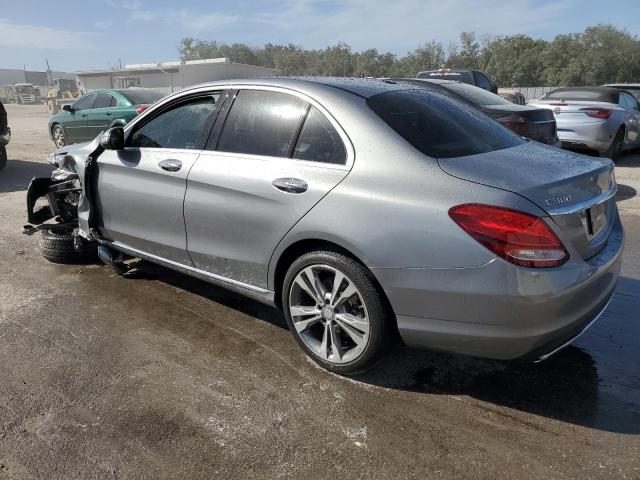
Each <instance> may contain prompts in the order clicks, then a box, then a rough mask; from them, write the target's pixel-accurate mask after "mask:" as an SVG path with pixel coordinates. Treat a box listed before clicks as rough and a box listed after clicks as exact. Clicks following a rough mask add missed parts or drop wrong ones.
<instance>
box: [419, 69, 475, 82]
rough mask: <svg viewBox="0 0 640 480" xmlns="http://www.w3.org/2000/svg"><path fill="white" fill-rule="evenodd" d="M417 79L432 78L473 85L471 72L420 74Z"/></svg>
mask: <svg viewBox="0 0 640 480" xmlns="http://www.w3.org/2000/svg"><path fill="white" fill-rule="evenodd" d="M416 78H430V79H435V80H456V81H458V82H463V83H468V84H470V85H473V84H474V83H475V82H474V81H473V76H472V75H471V72H438V71H435V72H420V73H419V74H418V75H417V76H416Z"/></svg>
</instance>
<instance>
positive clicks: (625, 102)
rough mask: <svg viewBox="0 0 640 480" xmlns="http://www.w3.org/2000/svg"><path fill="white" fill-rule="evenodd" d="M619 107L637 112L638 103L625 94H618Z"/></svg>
mask: <svg viewBox="0 0 640 480" xmlns="http://www.w3.org/2000/svg"><path fill="white" fill-rule="evenodd" d="M620 105H621V106H622V107H624V108H626V109H628V110H638V102H636V99H635V98H633V96H631V95H630V94H629V93H627V92H620Z"/></svg>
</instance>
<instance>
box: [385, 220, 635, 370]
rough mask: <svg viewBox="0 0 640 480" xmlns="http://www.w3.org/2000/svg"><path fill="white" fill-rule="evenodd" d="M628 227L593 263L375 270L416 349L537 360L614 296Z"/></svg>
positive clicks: (576, 331) (400, 326) (576, 332)
mask: <svg viewBox="0 0 640 480" xmlns="http://www.w3.org/2000/svg"><path fill="white" fill-rule="evenodd" d="M622 246H623V232H622V226H621V224H620V221H619V219H618V218H617V219H616V225H614V227H613V230H612V232H611V235H610V237H609V240H608V241H607V244H606V246H605V247H604V248H603V249H602V250H601V251H600V252H599V253H598V254H597V255H596V256H595V257H593V258H591V259H589V260H588V261H582V260H571V261H569V262H568V263H567V264H565V265H563V266H562V267H559V268H554V269H537V270H536V269H525V268H520V267H516V266H514V265H511V264H509V263H508V262H506V261H504V260H502V259H496V260H494V261H492V262H490V263H488V264H486V265H483V266H480V267H475V268H462V269H374V270H373V271H374V274H375V275H376V277H377V278H378V280H379V281H380V283H381V285H382V286H383V288H384V289H385V292H386V293H387V295H388V298H389V300H390V302H391V305H392V307H393V309H394V312H395V313H396V318H397V322H398V329H399V331H400V335H401V337H402V339H403V340H404V342H405V343H406V344H407V345H409V346H411V347H418V348H429V349H433V350H440V351H447V352H453V353H460V354H465V355H471V356H477V357H485V358H495V359H505V360H507V359H516V358H523V357H524V358H527V359H532V360H535V359H536V358H540V357H543V356H545V355H546V354H547V353H549V352H552V351H553V350H555V349H557V348H558V347H560V346H564V345H565V344H566V343H567V342H570V341H571V340H572V339H573V338H575V337H576V336H577V335H579V334H580V333H581V332H582V331H583V330H584V329H585V328H586V327H587V326H588V325H589V324H590V323H591V322H592V321H593V320H594V319H597V317H599V315H600V314H601V313H602V311H603V309H604V307H605V306H606V304H607V303H608V301H609V300H610V299H611V297H612V295H613V293H614V291H615V286H616V283H617V279H618V274H619V271H620V261H621V253H622Z"/></svg>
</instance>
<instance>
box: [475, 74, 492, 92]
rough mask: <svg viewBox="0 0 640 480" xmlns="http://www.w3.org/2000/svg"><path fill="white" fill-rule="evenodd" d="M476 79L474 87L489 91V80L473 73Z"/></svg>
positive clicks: (482, 75)
mask: <svg viewBox="0 0 640 480" xmlns="http://www.w3.org/2000/svg"><path fill="white" fill-rule="evenodd" d="M473 73H474V75H475V77H476V86H478V87H480V88H483V89H485V90H489V91H491V82H490V81H489V79H488V78H487V77H486V76H485V75H484V74H483V73H480V72H473Z"/></svg>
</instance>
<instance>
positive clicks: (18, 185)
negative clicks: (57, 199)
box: [0, 158, 53, 193]
mask: <svg viewBox="0 0 640 480" xmlns="http://www.w3.org/2000/svg"><path fill="white" fill-rule="evenodd" d="M52 170H53V166H51V165H49V164H48V163H42V162H29V161H26V160H12V159H11V158H10V159H9V160H8V161H7V166H6V167H5V168H4V169H3V170H0V193H9V192H19V191H22V190H26V189H27V187H28V186H29V182H30V181H31V179H32V178H33V177H48V176H50V175H51V171H52Z"/></svg>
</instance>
